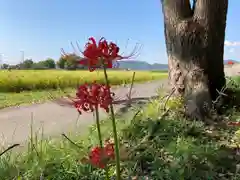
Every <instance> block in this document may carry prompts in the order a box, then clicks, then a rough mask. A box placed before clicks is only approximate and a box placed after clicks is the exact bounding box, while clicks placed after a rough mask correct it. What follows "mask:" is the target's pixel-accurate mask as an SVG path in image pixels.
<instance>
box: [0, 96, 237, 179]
mask: <svg viewBox="0 0 240 180" xmlns="http://www.w3.org/2000/svg"><path fill="white" fill-rule="evenodd" d="M164 103H165V102H162V103H159V100H154V101H151V102H150V103H149V104H148V105H146V107H145V108H141V109H139V108H137V109H135V110H133V111H132V112H131V113H130V114H127V115H126V116H124V117H119V118H118V121H117V127H118V133H119V136H120V137H121V138H120V139H121V144H122V147H124V149H126V151H125V152H126V154H127V156H126V157H125V158H124V159H123V160H122V174H123V176H124V178H126V179H127V177H132V178H133V177H136V176H138V178H139V179H140V177H148V178H149V179H153V180H161V179H164V180H179V179H188V180H196V179H199V180H202V179H212V180H215V179H216V180H218V179H220V180H227V179H230V180H238V179H239V178H240V173H239V164H240V156H239V154H238V153H237V151H236V142H238V143H240V141H239V139H240V138H239V131H238V128H237V127H229V126H227V125H226V124H227V122H228V121H238V120H239V117H240V112H239V111H238V110H237V109H234V108H233V109H229V111H227V112H226V114H224V115H223V117H224V118H225V119H226V120H224V121H223V122H222V123H219V124H206V123H204V122H201V121H193V120H191V119H187V118H185V117H184V116H183V115H182V114H181V113H179V108H181V104H180V102H179V101H178V100H170V101H168V103H167V108H168V109H170V111H169V113H168V114H166V113H165V111H163V110H161V109H162V106H163V105H164ZM136 112H138V114H137V113H136ZM163 114H164V115H163ZM110 129H111V122H110V121H109V120H104V121H102V131H103V134H104V137H105V138H108V137H111V136H112V132H111V130H110ZM68 137H70V138H71V140H72V141H73V142H74V143H75V145H74V144H72V143H70V142H69V141H67V140H66V139H64V138H62V137H59V138H52V139H48V140H40V138H38V139H39V140H37V139H36V138H34V140H33V141H32V142H30V144H29V149H28V151H26V152H24V153H21V154H19V155H17V154H11V152H9V153H7V154H6V155H4V156H3V157H1V158H2V159H1V162H0V179H3V180H4V179H8V180H9V179H17V178H19V179H24V180H25V179H26V180H34V179H39V177H40V176H42V177H44V178H45V179H54V180H55V179H58V180H70V179H71V180H72V179H76V180H77V179H79V180H80V179H81V180H92V179H96V180H102V179H104V178H103V177H104V173H103V171H102V170H100V169H96V168H93V167H92V166H90V165H88V164H85V163H84V162H82V161H81V159H82V158H83V157H84V156H85V155H87V154H88V151H89V148H91V147H92V146H93V145H95V144H97V132H96V127H95V126H92V127H91V128H90V130H89V132H88V133H87V134H86V135H81V136H79V135H76V134H75V133H73V134H68ZM237 140H238V141H237ZM233 142H234V143H233ZM76 145H77V146H76ZM110 172H111V173H110V174H111V176H114V174H115V173H114V172H115V167H114V166H111V167H110Z"/></svg>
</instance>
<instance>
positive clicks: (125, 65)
mask: <svg viewBox="0 0 240 180" xmlns="http://www.w3.org/2000/svg"><path fill="white" fill-rule="evenodd" d="M119 68H120V69H132V70H167V69H168V65H167V64H158V63H154V64H149V63H147V62H145V61H119Z"/></svg>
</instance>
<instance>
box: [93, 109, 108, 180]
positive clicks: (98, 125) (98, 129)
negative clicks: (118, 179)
mask: <svg viewBox="0 0 240 180" xmlns="http://www.w3.org/2000/svg"><path fill="white" fill-rule="evenodd" d="M95 115H96V124H97V131H98V140H99V145H100V147H101V149H102V148H103V141H102V133H101V128H100V118H99V110H98V105H97V106H95ZM105 173H106V179H107V180H110V179H109V173H108V165H107V164H106V167H105Z"/></svg>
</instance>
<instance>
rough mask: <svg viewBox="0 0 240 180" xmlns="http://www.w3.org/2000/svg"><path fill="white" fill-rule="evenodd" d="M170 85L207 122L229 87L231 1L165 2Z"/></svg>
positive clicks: (195, 115)
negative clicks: (226, 48) (226, 45)
mask: <svg viewBox="0 0 240 180" xmlns="http://www.w3.org/2000/svg"><path fill="white" fill-rule="evenodd" d="M162 7H163V14H164V29H165V40H166V48H167V54H168V65H169V82H170V84H171V86H172V87H173V88H174V89H175V94H178V95H181V96H184V98H185V100H186V101H185V102H186V107H187V113H188V114H191V115H193V116H194V117H197V118H200V119H203V118H204V116H205V115H206V114H207V113H208V110H209V109H210V107H209V106H211V104H212V103H211V102H212V100H215V99H216V98H217V96H218V93H217V90H218V91H221V89H222V88H223V86H224V85H225V74H224V65H223V51H224V39H225V27H226V14H227V8H228V0H194V1H193V7H191V5H190V0H162Z"/></svg>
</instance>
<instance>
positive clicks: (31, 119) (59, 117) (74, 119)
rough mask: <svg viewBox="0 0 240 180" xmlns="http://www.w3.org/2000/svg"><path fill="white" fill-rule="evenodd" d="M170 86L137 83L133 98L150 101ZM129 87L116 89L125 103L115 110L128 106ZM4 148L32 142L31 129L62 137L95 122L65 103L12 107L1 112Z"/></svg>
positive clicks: (54, 102) (154, 83)
mask: <svg viewBox="0 0 240 180" xmlns="http://www.w3.org/2000/svg"><path fill="white" fill-rule="evenodd" d="M166 85H167V80H166V79H165V80H161V81H153V82H148V83H144V84H135V85H134V88H133V93H132V98H140V99H144V98H145V99H148V98H151V97H153V96H156V95H157V91H156V90H157V89H158V88H159V87H160V86H165V87H166ZM128 91H129V86H127V87H118V88H115V89H114V92H115V94H116V97H117V98H118V99H120V100H121V101H118V104H116V105H115V109H116V110H117V109H120V108H122V107H123V106H124V100H126V94H127V93H128ZM100 117H101V118H104V117H106V113H104V112H103V111H101V112H100ZM0 123H1V126H0V132H1V134H2V135H1V137H0V145H2V146H6V145H9V144H12V143H21V142H24V141H25V140H27V139H28V137H29V135H30V132H31V127H32V130H33V132H37V133H41V132H42V130H43V131H44V134H45V135H47V136H49V135H58V134H60V133H62V132H65V133H67V132H69V131H72V130H74V128H78V130H82V131H83V130H86V129H87V128H86V127H88V126H89V125H91V124H93V123H94V119H93V115H92V114H91V113H83V114H82V115H81V116H79V115H78V113H77V111H76V110H75V109H74V108H72V107H71V106H68V105H66V103H65V101H63V100H56V101H51V102H46V103H43V104H35V105H28V106H21V107H11V108H6V109H2V110H0Z"/></svg>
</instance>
